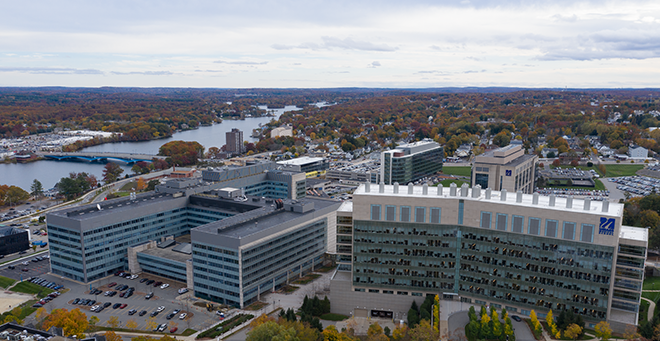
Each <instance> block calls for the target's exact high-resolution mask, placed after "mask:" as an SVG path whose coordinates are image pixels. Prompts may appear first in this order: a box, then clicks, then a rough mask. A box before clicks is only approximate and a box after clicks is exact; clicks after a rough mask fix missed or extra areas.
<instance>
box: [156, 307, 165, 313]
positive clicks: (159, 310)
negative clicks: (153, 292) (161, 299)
mask: <svg viewBox="0 0 660 341" xmlns="http://www.w3.org/2000/svg"><path fill="white" fill-rule="evenodd" d="M163 310H165V306H164V305H161V306H160V307H158V309H156V311H157V312H159V313H160V312H161V311H163Z"/></svg>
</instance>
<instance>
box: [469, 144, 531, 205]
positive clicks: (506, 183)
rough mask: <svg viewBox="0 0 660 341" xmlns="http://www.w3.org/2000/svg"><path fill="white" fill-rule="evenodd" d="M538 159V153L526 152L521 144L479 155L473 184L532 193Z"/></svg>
mask: <svg viewBox="0 0 660 341" xmlns="http://www.w3.org/2000/svg"><path fill="white" fill-rule="evenodd" d="M538 159H539V158H538V156H536V155H533V154H525V151H524V150H523V149H522V146H521V145H508V146H506V147H502V148H498V149H495V150H492V151H489V152H486V153H483V154H481V155H478V156H477V157H475V158H474V165H473V166H472V181H471V183H472V186H474V185H479V186H481V188H484V189H485V188H491V189H494V190H497V191H500V190H503V189H506V190H507V191H509V192H517V191H519V190H520V191H522V192H523V193H526V194H532V193H533V192H534V178H535V173H536V162H537V161H538Z"/></svg>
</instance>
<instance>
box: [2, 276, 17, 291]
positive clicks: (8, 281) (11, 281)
mask: <svg viewBox="0 0 660 341" xmlns="http://www.w3.org/2000/svg"><path fill="white" fill-rule="evenodd" d="M14 282H16V280H15V279H11V278H8V277H3V276H0V288H5V289H6V288H8V287H9V286H10V285H12V284H14Z"/></svg>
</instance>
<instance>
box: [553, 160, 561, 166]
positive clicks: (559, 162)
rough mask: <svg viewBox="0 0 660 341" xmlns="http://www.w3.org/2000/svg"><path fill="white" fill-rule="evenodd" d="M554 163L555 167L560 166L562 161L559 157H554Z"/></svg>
mask: <svg viewBox="0 0 660 341" xmlns="http://www.w3.org/2000/svg"><path fill="white" fill-rule="evenodd" d="M552 165H553V166H555V167H559V166H560V165H561V161H559V159H554V161H552Z"/></svg>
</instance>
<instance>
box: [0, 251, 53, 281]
mask: <svg viewBox="0 0 660 341" xmlns="http://www.w3.org/2000/svg"><path fill="white" fill-rule="evenodd" d="M37 250H38V249H37ZM28 253H32V250H30V251H28ZM37 257H48V252H42V253H39V254H36V255H34V256H31V257H28V258H24V259H23V260H21V261H16V262H11V263H8V264H3V265H2V266H0V276H4V277H9V278H13V279H17V280H19V281H20V280H21V279H27V278H29V277H38V276H40V275H43V274H46V273H48V272H49V271H50V261H49V260H48V259H42V260H41V261H36V262H35V261H33V259H37ZM12 267H13V269H12Z"/></svg>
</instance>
